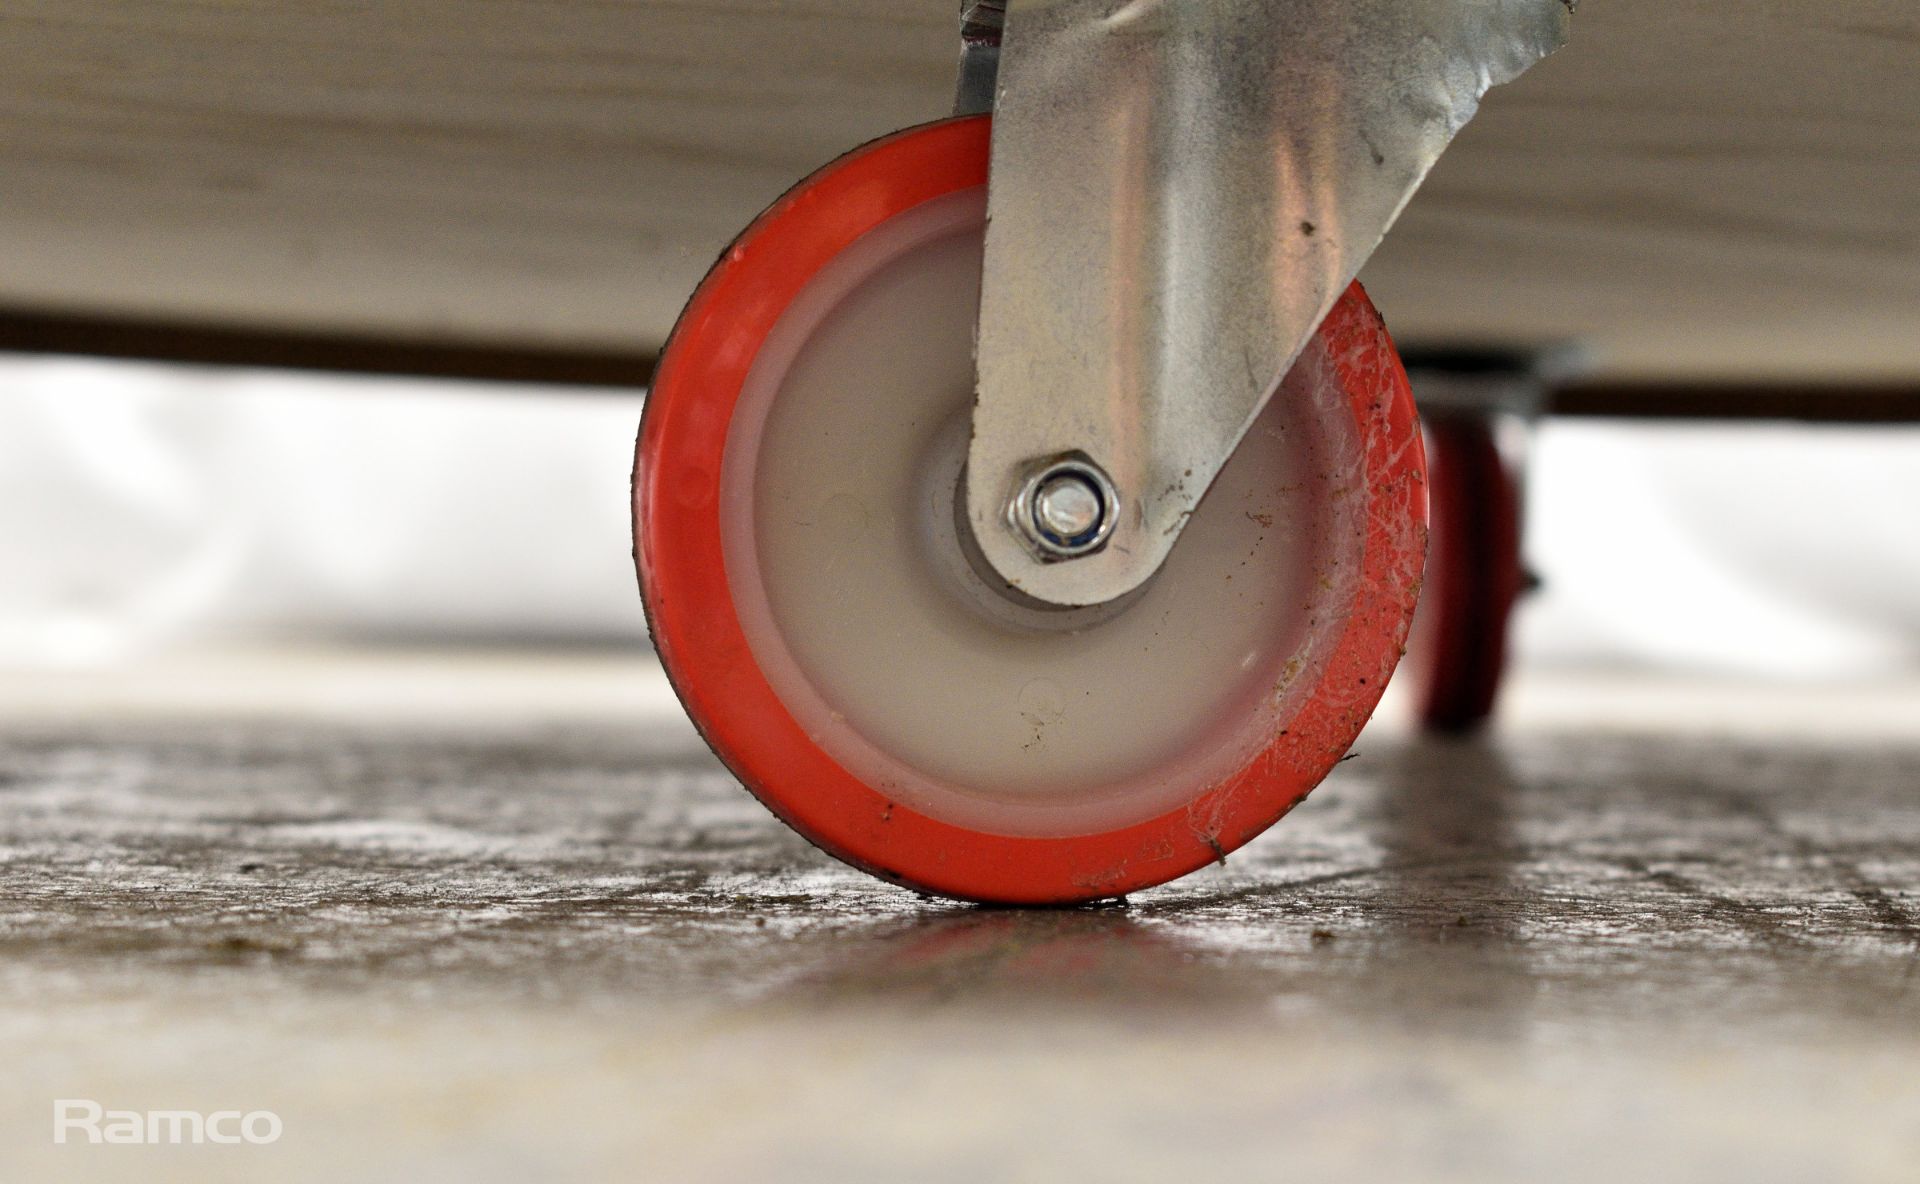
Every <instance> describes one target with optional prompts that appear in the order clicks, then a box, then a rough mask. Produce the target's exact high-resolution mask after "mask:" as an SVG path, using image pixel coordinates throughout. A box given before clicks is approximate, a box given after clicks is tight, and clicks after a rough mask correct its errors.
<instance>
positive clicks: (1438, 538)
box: [1407, 412, 1525, 735]
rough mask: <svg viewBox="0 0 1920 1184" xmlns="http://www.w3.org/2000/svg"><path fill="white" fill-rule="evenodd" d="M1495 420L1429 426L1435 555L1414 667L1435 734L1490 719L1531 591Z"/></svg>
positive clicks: (1439, 421) (1460, 418) (1461, 415)
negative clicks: (1512, 633)
mask: <svg viewBox="0 0 1920 1184" xmlns="http://www.w3.org/2000/svg"><path fill="white" fill-rule="evenodd" d="M1498 427H1499V421H1498V419H1497V417H1496V416H1494V415H1488V414H1478V413H1474V412H1447V413H1443V414H1437V415H1433V416H1430V417H1429V418H1428V420H1427V423H1426V435H1427V457H1428V464H1429V466H1430V473H1429V479H1428V484H1429V491H1430V495H1431V500H1430V503H1429V504H1430V507H1431V509H1430V513H1431V514H1432V520H1433V544H1432V552H1431V554H1430V556H1429V558H1428V562H1427V579H1426V586H1425V590H1424V592H1423V593H1422V596H1421V601H1420V613H1419V617H1418V619H1417V620H1416V622H1415V625H1414V641H1413V645H1412V647H1411V652H1412V654H1413V657H1412V659H1411V660H1409V662H1408V663H1407V665H1408V672H1409V674H1411V675H1412V681H1413V684H1414V689H1415V705H1416V707H1415V709H1416V711H1417V712H1418V715H1419V720H1420V723H1421V725H1422V726H1423V727H1425V728H1426V729H1427V730H1428V731H1430V732H1437V733H1442V734H1449V735H1464V734H1466V733H1469V732H1473V731H1476V730H1478V729H1479V728H1481V727H1482V726H1484V725H1485V724H1486V722H1487V721H1488V720H1489V719H1490V718H1491V717H1492V716H1493V711H1494V705H1495V703H1496V702H1497V701H1498V699H1499V695H1500V682H1501V678H1502V676H1503V675H1504V674H1505V672H1506V665H1507V632H1508V622H1509V619H1510V618H1511V616H1512V613H1513V606H1514V603H1515V601H1516V600H1518V599H1519V596H1520V593H1521V590H1522V588H1523V586H1524V584H1525V574H1524V571H1523V568H1522V566H1521V562H1520V485H1519V482H1518V481H1517V480H1516V479H1515V475H1514V472H1513V470H1512V468H1510V467H1509V466H1508V464H1507V460H1506V458H1505V456H1503V455H1502V453H1501V450H1500V442H1499V439H1498V433H1497V429H1498Z"/></svg>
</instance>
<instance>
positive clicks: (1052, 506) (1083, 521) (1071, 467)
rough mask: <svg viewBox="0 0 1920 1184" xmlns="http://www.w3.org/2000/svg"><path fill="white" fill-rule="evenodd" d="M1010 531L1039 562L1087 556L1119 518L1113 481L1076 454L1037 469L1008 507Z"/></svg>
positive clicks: (1110, 531) (1105, 539)
mask: <svg viewBox="0 0 1920 1184" xmlns="http://www.w3.org/2000/svg"><path fill="white" fill-rule="evenodd" d="M1009 511H1010V515H1009V516H1010V518H1011V519H1012V525H1013V527H1014V529H1015V530H1016V531H1017V532H1018V533H1019V534H1020V535H1021V536H1022V537H1024V538H1025V539H1026V541H1027V544H1028V546H1029V547H1031V548H1032V550H1033V551H1034V553H1035V555H1037V556H1038V557H1039V558H1040V559H1041V560H1042V561H1044V562H1048V563H1055V562H1059V561H1062V560H1067V559H1078V558H1080V557H1081V556H1083V555H1091V554H1093V553H1094V552H1095V551H1098V550H1100V549H1101V548H1103V547H1105V546H1106V545H1107V539H1108V538H1109V537H1111V536H1112V534H1113V527H1114V523H1115V522H1117V521H1118V520H1119V516H1120V513H1119V511H1120V496H1119V494H1118V492H1117V491H1116V490H1115V489H1114V486H1113V481H1112V480H1111V479H1110V478H1109V477H1108V476H1107V475H1106V473H1105V472H1103V471H1102V470H1101V469H1100V467H1099V466H1098V465H1096V464H1094V463H1093V462H1092V461H1090V460H1087V459H1085V458H1084V457H1081V456H1079V455H1078V454H1075V455H1072V456H1068V457H1063V458H1060V459H1057V460H1054V461H1051V462H1048V463H1045V464H1041V465H1037V466H1035V468H1034V470H1033V471H1032V472H1031V473H1029V474H1028V477H1027V480H1026V483H1025V484H1024V485H1023V486H1022V487H1021V488H1020V489H1019V491H1018V492H1017V493H1016V495H1015V497H1014V499H1013V502H1012V504H1011V506H1010V507H1009Z"/></svg>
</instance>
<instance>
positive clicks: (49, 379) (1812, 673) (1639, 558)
mask: <svg viewBox="0 0 1920 1184" xmlns="http://www.w3.org/2000/svg"><path fill="white" fill-rule="evenodd" d="M0 389H4V391H5V398H4V399H0V572H4V573H5V578H4V580H0V663H4V664H5V666H7V667H8V668H11V669H13V670H15V671H17V672H26V671H32V670H44V671H56V670H69V671H70V670H85V669H107V668H111V667H113V666H115V665H117V664H126V663H135V662H140V661H142V660H151V659H155V658H158V657H164V656H165V655H167V654H169V653H178V652H179V651H181V650H185V649H193V648H202V649H204V648H235V647H249V648H258V647H263V646H272V645H275V644H296V645H301V646H307V647H311V646H315V645H331V646H346V647H377V646H405V647H413V648H420V647H454V648H468V649H471V648H474V647H493V646H502V647H520V648H529V647H549V648H566V649H569V650H575V651H577V650H582V649H589V648H595V647H598V648H604V649H606V650H608V651H611V652H618V653H627V654H635V655H638V654H640V653H642V652H643V651H644V650H645V648H646V634H645V623H644V621H643V619H642V616H641V612H640V605H639V599H638V595H637V592H636V587H635V579H634V573H633V567H632V562H631V559H630V550H631V533H630V526H629V517H628V516H629V501H628V480H629V473H630V469H631V465H632V447H633V438H634V435H635V430H636V426H637V424H638V421H639V415H640V408H641V404H642V398H643V396H642V395H640V394H638V393H625V392H617V391H580V390H567V389H561V388H551V387H532V386H520V385H513V384H506V383H482V384H473V383H455V382H447V381H432V380H419V379H398V378H376V377H357V376H340V375H324V374H296V373H290V372H284V371H269V370H252V369H220V368H213V367H203V366H177V365H162V364H148V363H132V362H124V361H104V360H88V359H78V358H58V357H41V358H34V357H18V356H16V357H12V358H5V359H0ZM1521 450H1522V452H1523V453H1524V456H1525V458H1526V461H1527V466H1526V467H1527V470H1528V476H1527V494H1526V497H1527V504H1526V514H1525V519H1526V537H1525V545H1524V549H1525V556H1526V559H1527V562H1528V564H1529V566H1530V568H1531V569H1532V570H1533V572H1534V573H1535V575H1536V576H1537V577H1538V578H1539V581H1540V585H1539V587H1538V589H1537V590H1536V591H1535V592H1534V593H1533V594H1532V595H1531V596H1529V597H1527V598H1526V599H1525V601H1524V602H1523V607H1522V609H1521V611H1520V614H1519V617H1518V622H1517V635H1516V636H1517V641H1516V658H1517V662H1518V664H1519V665H1520V666H1521V667H1522V668H1524V669H1559V670H1569V669H1589V670H1604V671H1613V672H1624V671H1637V672H1641V673H1646V674H1658V673H1666V674H1670V675H1675V676H1696V677H1715V678H1729V679H1747V680H1760V681H1765V680H1778V681H1784V682H1789V683H1790V682H1794V681H1800V682H1806V681H1809V680H1811V681H1815V682H1817V681H1820V680H1826V681H1833V682H1839V681H1848V680H1852V681H1860V680H1874V679H1892V678H1898V677H1899V676H1902V675H1911V674H1914V673H1916V672H1920V529H1916V524H1915V517H1916V515H1917V514H1920V428H1913V427H1900V426H1874V427H1864V426H1846V425H1809V424H1787V423H1745V422H1735V423H1714V422H1689V423H1654V422H1636V421H1632V420H1598V419H1566V420H1559V419H1548V420H1546V421H1545V422H1543V423H1541V424H1540V425H1539V426H1538V427H1537V428H1536V429H1535V430H1534V431H1533V432H1531V433H1530V434H1528V435H1527V438H1526V440H1525V442H1524V445H1523V446H1522V449H1521Z"/></svg>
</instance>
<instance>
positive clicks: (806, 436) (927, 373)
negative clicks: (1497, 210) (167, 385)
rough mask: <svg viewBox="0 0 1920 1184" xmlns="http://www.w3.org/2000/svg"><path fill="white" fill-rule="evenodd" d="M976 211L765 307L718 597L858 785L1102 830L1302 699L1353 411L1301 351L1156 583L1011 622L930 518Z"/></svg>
mask: <svg viewBox="0 0 1920 1184" xmlns="http://www.w3.org/2000/svg"><path fill="white" fill-rule="evenodd" d="M984 217H985V191H984V190H976V191H973V192H970V193H960V194H955V195H953V196H951V197H947V198H942V199H940V200H937V201H933V202H929V203H927V204H926V205H923V206H921V207H919V208H917V209H914V210H911V211H909V212H908V213H906V214H904V215H901V216H900V217H897V218H895V219H893V220H892V221H891V222H888V223H886V224H885V225H883V226H882V227H880V228H879V229H878V230H875V231H874V232H872V233H870V234H868V235H867V236H866V237H864V238H862V239H861V240H860V241H859V242H857V243H855V244H854V246H853V247H852V248H850V249H849V250H847V251H846V252H844V253H843V254H842V255H841V256H840V257H839V258H838V259H836V260H835V261H834V262H833V263H832V264H831V265H829V266H828V267H827V268H825V269H823V270H822V271H821V272H820V273H819V274H818V275H817V276H816V277H815V278H814V279H813V280H812V281H811V282H810V284H809V285H808V287H807V289H806V290H805V291H804V292H803V293H802V294H801V296H800V297H799V298H798V299H797V300H795V301H794V302H793V304H792V306H791V307H790V308H789V309H788V310H787V311H786V313H785V314H784V316H783V317H782V319H781V321H780V323H779V324H778V325H777V326H776V328H775V329H774V331H773V333H772V334H771V335H770V336H769V337H768V339H767V342H766V344H765V346H764V347H763V349H762V351H761V353H760V355H759V357H758V358H757V359H756V361H755V363H754V367H753V370H752V373H751V374H750V375H749V377H748V380H747V383H746V387H745V389H744V391H743V392H742V396H741V399H740V401H739V404H738V406H737V408H736V411H735V415H734V421H733V423H732V425H731V428H730V430H729V436H728V441H727V450H726V457H725V462H724V465H723V469H722V474H721V505H720V513H721V532H722V544H723V550H724V554H725V558H726V565H727V579H728V584H729V586H730V588H731V590H732V593H733V597H734V600H735V603H736V605H737V608H738V611H739V614H740V620H741V625H742V628H743V630H744V632H745V634H746V636H747V638H748V642H749V644H750V645H751V646H752V647H753V650H754V656H755V659H756V661H757V662H758V664H759V665H760V667H761V669H762V670H763V671H764V672H765V674H766V676H767V679H768V681H769V683H771V685H772V686H773V689H774V691H775V693H776V694H777V695H778V696H779V698H780V699H781V701H782V703H783V704H784V705H785V706H786V708H787V710H788V711H789V712H790V713H791V714H792V715H793V716H794V718H795V719H796V720H798V721H799V723H800V724H801V726H802V727H803V728H805V729H806V731H807V732H808V734H809V736H810V737H811V738H812V739H813V741H814V742H815V743H816V744H818V745H819V746H820V747H821V748H822V749H823V750H824V751H826V752H827V753H828V754H829V755H830V756H832V757H833V758H834V760H835V761H837V762H838V763H839V764H840V765H842V766H843V767H844V768H845V769H847V770H848V771H849V772H850V773H852V774H854V775H855V776H856V777H858V778H860V779H861V780H862V781H864V782H865V783H866V784H868V785H870V786H873V787H874V788H876V789H878V790H880V791H881V792H882V793H885V794H887V795H889V796H895V797H897V798H898V800H900V801H902V802H904V803H906V804H908V805H909V806H911V807H912V808H913V809H915V810H918V811H920V812H922V813H924V814H927V815H929V816H931V817H933V818H937V819H940V820H942V821H946V822H949V823H952V824H955V825H958V826H964V827H968V828H971V829H975V830H981V831H987V832H990V833H995V834H1006V835H1029V836H1046V837H1059V836H1069V835H1077V834H1088V833H1095V832H1100V831H1108V830H1114V829H1118V828H1121V827H1125V826H1128V825H1132V824H1134V823H1138V822H1143V821H1146V820H1147V819H1150V818H1154V817H1157V816H1159V815H1161V814H1164V813H1166V812H1167V811H1169V810H1172V809H1176V808H1178V807H1180V806H1181V805H1183V804H1185V803H1187V802H1189V801H1191V800H1192V799H1194V798H1195V797H1197V796H1198V795H1200V794H1201V793H1204V792H1205V791H1206V790H1207V789H1208V788H1210V787H1212V786H1213V785H1215V784H1217V783H1219V782H1220V781H1221V780H1223V779H1225V778H1226V777H1228V776H1230V775H1231V774H1233V773H1235V772H1237V771H1238V770H1239V769H1240V768H1241V767H1242V766H1243V765H1244V764H1245V763H1246V762H1247V761H1248V760H1249V759H1251V757H1252V756H1253V754H1254V753H1255V752H1257V751H1259V750H1260V749H1261V748H1263V747H1264V746H1266V745H1267V744H1268V743H1269V742H1270V741H1271V739H1272V737H1273V736H1274V734H1275V733H1276V732H1277V731H1278V730H1280V729H1282V728H1284V727H1285V726H1286V722H1287V721H1288V720H1289V719H1291V718H1292V716H1293V715H1294V714H1295V713H1296V712H1297V711H1298V709H1299V706H1300V703H1301V697H1302V696H1304V695H1307V694H1310V693H1312V690H1313V688H1314V687H1315V686H1316V685H1317V683H1318V681H1319V673H1320V668H1321V664H1322V661H1323V659H1324V657H1325V655H1326V654H1327V653H1328V652H1329V651H1330V650H1331V649H1332V648H1333V645H1334V643H1335V641H1336V639H1337V638H1338V636H1339V633H1340V630H1341V628H1342V627H1343V624H1344V622H1343V620H1342V619H1341V608H1342V606H1344V605H1346V604H1348V603H1350V602H1351V600H1352V597H1353V586H1352V580H1353V579H1354V573H1355V572H1356V571H1357V567H1358V561H1359V548H1360V539H1361V537H1362V536H1363V534H1364V530H1363V529H1362V528H1361V524H1356V523H1355V522H1354V521H1353V519H1354V517H1355V516H1356V515H1357V514H1358V513H1359V512H1360V510H1359V507H1360V506H1361V505H1362V504H1363V503H1364V498H1363V497H1362V496H1361V494H1362V492H1363V491H1361V490H1359V489H1357V488H1355V486H1354V482H1355V480H1356V474H1357V473H1358V472H1359V471H1360V465H1359V463H1358V458H1357V448H1358V446H1357V443H1356V441H1355V428H1354V424H1353V418H1352V414H1351V412H1350V411H1349V410H1348V409H1347V405H1346V396H1345V395H1344V393H1343V392H1341V391H1340V390H1339V388H1338V387H1337V385H1336V384H1335V383H1334V381H1333V379H1332V378H1331V376H1330V367H1328V366H1327V365H1326V364H1325V363H1326V360H1325V356H1324V352H1323V351H1322V349H1321V346H1320V344H1319V342H1318V340H1316V341H1315V342H1314V343H1313V344H1312V345H1311V346H1310V347H1309V350H1308V354H1307V356H1306V357H1305V358H1304V359H1303V360H1302V362H1301V363H1300V364H1299V366H1297V367H1296V368H1295V371H1294V373H1293V374H1292V375H1291V376H1289V378H1288V379H1287V382H1286V383H1285V385H1284V386H1283V387H1282V388H1281V390H1280V392H1279V393H1278V394H1277V395H1276V396H1275V397H1274V398H1273V400H1272V401H1271V402H1270V404H1269V405H1268V408H1267V410H1266V411H1265V412H1264V413H1263V414H1262V416H1261V418H1260V419H1259V420H1258V421H1257V422H1256V424H1255V426H1254V427H1253V429H1252V430H1251V431H1250V432H1249V433H1248V436H1247V439H1246V441H1245V443H1244V444H1243V445H1242V446H1241V447H1240V449H1239V451H1238V452H1237V453H1236V454H1235V456H1234V458H1233V460H1232V461H1231V463H1230V464H1229V465H1228V466H1227V468H1226V469H1225V470H1224V471H1223V473H1222V474H1221V476H1220V478H1219V480H1218V481H1217V483H1216V484H1215V486H1214V488H1213V489H1212V491H1211V492H1210V493H1209V494H1208V495H1207V497H1206V499H1205V501H1203V502H1202V503H1201V505H1200V507H1199V509H1198V510H1197V511H1196V513H1195V514H1194V516H1193V519H1192V521H1191V522H1190V523H1189V525H1188V526H1187V527H1186V529H1185V531H1184V532H1183V534H1182V537H1181V540H1180V543H1179V545H1178V546H1177V547H1176V548H1175V550H1174V552H1173V554H1172V555H1171V557H1170V558H1169V560H1168V561H1167V563H1166V565H1165V567H1164V568H1163V569H1162V570H1161V571H1160V572H1159V574H1158V575H1157V576H1156V577H1155V578H1154V579H1152V580H1151V581H1149V582H1148V583H1147V584H1146V585H1145V586H1144V587H1142V588H1140V589H1139V590H1137V591H1136V592H1135V593H1133V594H1130V595H1129V596H1127V597H1125V598H1123V599H1121V600H1120V601H1117V602H1115V603H1112V604H1107V605H1099V606H1095V607H1092V608H1086V609H1073V610H1058V609H1053V608H1049V607H1044V606H1039V605H1037V604H1033V603H1021V602H1020V599H1019V598H1018V597H1017V595H1009V594H1008V592H1007V590H1006V589H1004V588H996V587H992V586H990V585H989V584H988V583H987V581H985V580H983V579H982V578H981V576H980V574H979V571H980V570H981V568H980V567H979V565H978V564H977V563H976V562H970V561H969V559H968V553H967V551H968V547H967V540H966V539H965V538H964V537H962V536H963V534H964V530H963V528H961V527H959V526H958V525H957V521H956V505H955V498H956V491H957V489H958V484H959V479H960V466H961V465H962V463H963V462H964V459H965V452H966V447H965V445H966V440H967V429H968V423H969V413H970V409H971V403H972V396H973V383H974V373H973V359H972V342H973V328H974V317H975V314H976V311H977V308H978V301H979V283H980V265H981V253H982V235H983V229H984ZM1072 509H1074V507H1072V506H1067V507H1063V510H1068V511H1070V510H1072ZM1068 562H1071V560H1069V561H1068Z"/></svg>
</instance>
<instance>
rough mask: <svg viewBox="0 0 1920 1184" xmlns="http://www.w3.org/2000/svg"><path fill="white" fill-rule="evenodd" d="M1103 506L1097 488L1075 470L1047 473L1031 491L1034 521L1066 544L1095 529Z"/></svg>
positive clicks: (1084, 537)
mask: <svg viewBox="0 0 1920 1184" xmlns="http://www.w3.org/2000/svg"><path fill="white" fill-rule="evenodd" d="M1105 509H1106V507H1105V506H1104V505H1102V504H1101V500H1100V491H1099V490H1098V489H1095V488H1094V487H1093V484H1092V483H1091V482H1089V481H1088V480H1087V479H1086V478H1085V477H1083V476H1081V475H1080V474H1078V473H1060V474H1057V475H1055V476H1053V477H1050V478H1048V479H1047V480H1046V481H1045V482H1043V483H1042V484H1041V486H1040V488H1039V489H1037V490H1035V491H1034V495H1033V520H1034V522H1035V523H1036V524H1038V525H1039V527H1040V529H1041V530H1042V531H1044V532H1046V533H1047V534H1048V535H1050V536H1052V537H1053V538H1055V539H1058V540H1060V541H1061V542H1063V543H1066V544H1067V545H1069V546H1071V545H1072V544H1073V543H1075V542H1076V541H1079V540H1082V539H1086V538H1088V537H1091V536H1092V535H1093V534H1094V533H1095V532H1097V531H1098V530H1099V528H1100V519H1101V516H1102V515H1103V514H1104V512H1105Z"/></svg>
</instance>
